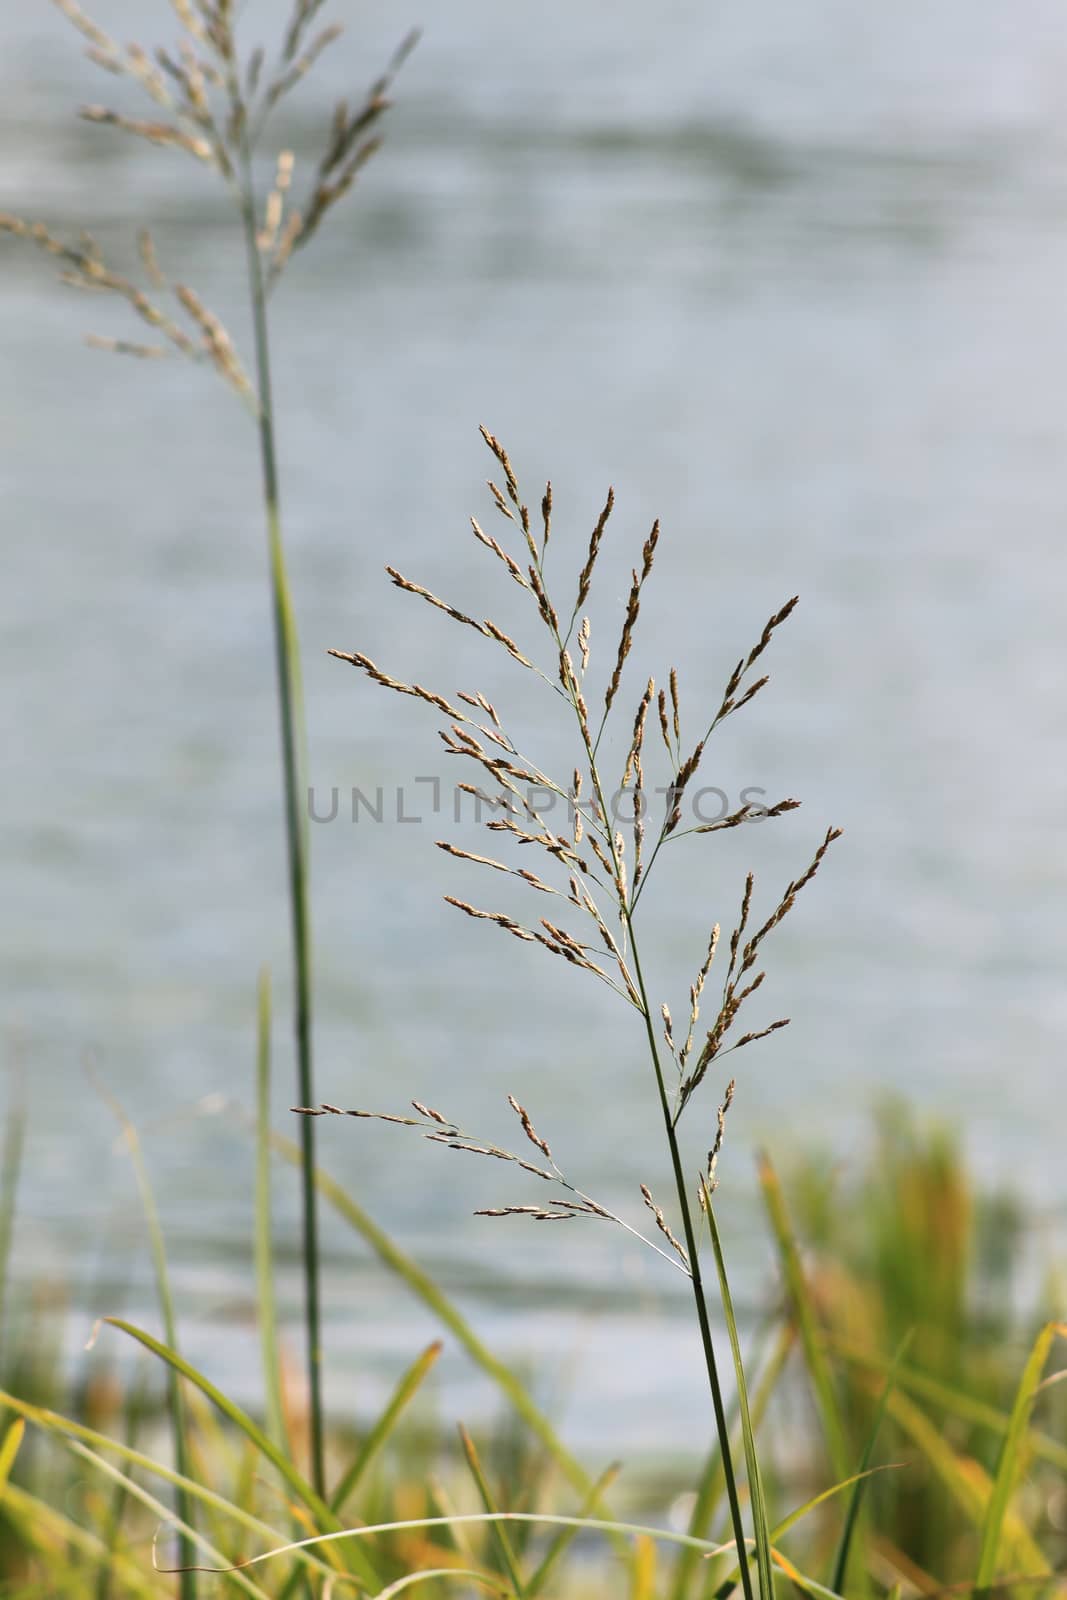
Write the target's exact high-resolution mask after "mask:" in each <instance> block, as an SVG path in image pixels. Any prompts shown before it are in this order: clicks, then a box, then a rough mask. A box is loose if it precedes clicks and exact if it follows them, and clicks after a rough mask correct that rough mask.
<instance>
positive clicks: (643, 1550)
mask: <svg viewBox="0 0 1067 1600" xmlns="http://www.w3.org/2000/svg"><path fill="white" fill-rule="evenodd" d="M655 1595H656V1546H655V1543H654V1541H653V1540H652V1539H649V1538H647V1537H646V1536H645V1535H644V1534H642V1535H641V1536H640V1537H639V1538H638V1539H635V1540H634V1554H633V1560H632V1562H631V1563H630V1600H655Z"/></svg>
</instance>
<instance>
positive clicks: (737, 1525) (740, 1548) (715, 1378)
mask: <svg viewBox="0 0 1067 1600" xmlns="http://www.w3.org/2000/svg"><path fill="white" fill-rule="evenodd" d="M625 916H626V926H627V930H628V932H629V935H630V951H631V954H632V956H633V963H634V977H635V978H636V980H637V988H638V992H639V993H640V995H641V999H642V1002H643V1004H644V1017H645V1029H646V1031H647V1034H648V1048H649V1050H650V1052H651V1055H652V1065H653V1067H654V1069H655V1073H656V1089H657V1092H658V1094H659V1102H660V1110H661V1112H662V1114H663V1126H664V1130H665V1132H666V1135H667V1144H668V1145H669V1147H670V1152H671V1166H672V1168H673V1170H674V1184H675V1189H676V1190H677V1194H678V1209H679V1210H680V1212H681V1214H682V1227H683V1229H684V1232H685V1248H686V1251H687V1253H688V1255H689V1267H690V1273H691V1277H692V1284H693V1300H694V1303H695V1305H696V1313H697V1322H698V1323H699V1326H700V1342H701V1344H702V1346H703V1349H704V1364H705V1366H706V1367H707V1372H708V1386H709V1387H710V1389H711V1403H712V1405H713V1407H714V1409H715V1428H716V1431H717V1433H718V1435H719V1444H720V1447H721V1449H722V1461H723V1469H724V1472H725V1476H726V1494H727V1498H728V1500H729V1502H730V1521H731V1524H732V1526H733V1530H734V1539H735V1541H736V1544H737V1557H738V1561H739V1562H740V1563H741V1586H742V1588H743V1589H744V1591H745V1597H746V1600H752V1579H751V1576H750V1574H749V1570H748V1556H747V1550H746V1545H745V1530H744V1525H743V1523H742V1521H741V1503H740V1500H739V1498H738V1494H737V1479H736V1477H735V1474H734V1467H733V1457H732V1453H731V1447H730V1425H729V1423H728V1421H727V1419H726V1406H725V1404H724V1402H723V1394H722V1385H721V1383H720V1382H719V1370H718V1367H717V1365H716V1361H715V1346H714V1343H713V1341H712V1336H711V1322H710V1319H709V1317H708V1305H707V1300H706V1298H705V1294H704V1283H703V1279H702V1277H701V1273H700V1258H699V1256H698V1254H697V1240H696V1230H695V1229H694V1227H693V1214H692V1210H691V1209H690V1205H689V1193H688V1188H687V1185H686V1181H685V1173H684V1171H683V1170H682V1155H681V1150H680V1149H679V1145H678V1135H677V1133H676V1131H675V1126H674V1118H673V1117H672V1115H671V1107H670V1101H669V1099H668V1096H667V1086H666V1084H665V1082H664V1079H663V1067H662V1064H661V1062H660V1059H659V1047H658V1045H657V1044H656V1033H655V1029H654V1028H653V1026H652V1011H651V1007H650V1005H649V999H648V991H647V989H646V988H645V980H644V976H643V974H642V971H641V958H640V956H639V955H638V951H637V943H636V941H635V939H634V930H633V923H632V921H631V918H630V912H629V910H626V912H625Z"/></svg>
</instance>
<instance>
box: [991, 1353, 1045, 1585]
mask: <svg viewBox="0 0 1067 1600" xmlns="http://www.w3.org/2000/svg"><path fill="white" fill-rule="evenodd" d="M1057 1334H1060V1335H1065V1334H1067V1325H1065V1324H1063V1323H1058V1322H1046V1324H1045V1326H1044V1327H1043V1328H1042V1329H1041V1331H1040V1333H1039V1334H1038V1336H1037V1338H1036V1339H1035V1340H1034V1346H1033V1349H1032V1350H1031V1351H1030V1355H1029V1357H1028V1359H1027V1362H1026V1365H1025V1367H1024V1368H1023V1375H1022V1378H1021V1379H1020V1381H1019V1388H1018V1390H1017V1392H1016V1395H1015V1404H1014V1405H1013V1406H1012V1409H1011V1420H1010V1422H1009V1424H1008V1431H1007V1433H1006V1434H1005V1436H1004V1443H1003V1444H1002V1446H1001V1450H1000V1460H999V1461H998V1462H997V1471H996V1476H995V1478H994V1479H993V1490H992V1493H991V1494H990V1496H989V1504H988V1506H987V1507H986V1514H985V1521H984V1522H983V1524H982V1546H981V1550H980V1551H979V1556H978V1573H977V1577H976V1580H975V1581H976V1584H977V1587H978V1589H979V1590H986V1589H988V1588H990V1586H991V1585H992V1584H993V1582H994V1579H995V1578H996V1572H997V1563H998V1559H999V1556H1000V1547H1001V1541H1002V1538H1003V1533H1004V1519H1005V1517H1006V1515H1007V1511H1008V1504H1009V1502H1010V1500H1011V1497H1012V1494H1013V1492H1014V1489H1015V1485H1016V1483H1017V1482H1018V1478H1019V1474H1020V1472H1021V1470H1022V1456H1023V1449H1024V1445H1025V1442H1026V1432H1027V1429H1028V1427H1029V1425H1030V1414H1031V1412H1032V1411H1033V1408H1034V1399H1035V1397H1036V1394H1037V1389H1038V1386H1039V1384H1040V1382H1041V1374H1042V1373H1043V1372H1044V1370H1045V1364H1046V1362H1047V1361H1048V1356H1049V1351H1050V1350H1051V1348H1052V1341H1053V1339H1054V1338H1055V1337H1056V1335H1057Z"/></svg>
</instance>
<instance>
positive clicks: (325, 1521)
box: [104, 1317, 381, 1587]
mask: <svg viewBox="0 0 1067 1600" xmlns="http://www.w3.org/2000/svg"><path fill="white" fill-rule="evenodd" d="M104 1321H105V1322H106V1323H107V1324H108V1325H109V1326H110V1327H113V1328H118V1329H119V1330H120V1331H121V1332H122V1333H125V1334H128V1335H129V1337H130V1338H131V1339H136V1340H137V1342H138V1343H139V1344H142V1345H144V1347H145V1349H146V1350H151V1351H152V1353H153V1355H157V1356H158V1357H159V1358H160V1360H161V1361H165V1362H166V1363H167V1365H168V1367H170V1368H171V1370H172V1371H173V1372H175V1373H177V1374H180V1376H181V1377H183V1378H187V1379H188V1380H189V1382H190V1383H192V1384H194V1385H195V1386H196V1388H198V1389H199V1390H200V1392H201V1394H203V1395H206V1396H207V1398H208V1399H209V1400H210V1401H211V1403H212V1405H214V1406H215V1407H217V1409H218V1410H219V1411H221V1412H222V1414H223V1415H224V1416H225V1417H227V1418H228V1419H229V1421H230V1422H232V1423H233V1425H234V1427H235V1428H237V1429H239V1430H240V1432H241V1433H243V1434H244V1435H245V1437H246V1438H247V1439H251V1441H252V1442H253V1444H254V1445H255V1446H256V1449H257V1450H258V1451H259V1452H260V1454H261V1455H262V1456H263V1457H264V1458H265V1459H266V1460H267V1461H269V1462H270V1463H271V1465H272V1466H273V1467H274V1468H275V1469H276V1471H277V1472H278V1473H279V1475H280V1476H281V1478H282V1479H283V1481H284V1482H285V1483H287V1484H288V1486H289V1488H290V1489H291V1490H292V1491H293V1493H294V1494H295V1495H296V1497H297V1499H298V1500H301V1501H302V1502H303V1503H304V1505H306V1506H307V1508H308V1510H309V1511H310V1512H311V1513H312V1514H313V1516H314V1517H315V1519H316V1521H317V1522H318V1524H319V1526H320V1527H321V1528H324V1529H325V1530H326V1531H327V1532H330V1533H337V1532H339V1531H340V1530H341V1523H340V1519H339V1518H338V1517H337V1516H336V1514H335V1513H334V1512H333V1511H332V1510H331V1509H330V1507H329V1506H328V1505H327V1503H326V1501H325V1500H323V1499H321V1498H320V1496H319V1495H318V1494H317V1493H316V1492H315V1490H314V1489H313V1488H312V1486H311V1484H310V1483H308V1482H307V1480H306V1479H305V1478H304V1477H303V1476H302V1474H301V1473H300V1472H298V1471H297V1469H296V1467H295V1466H294V1465H293V1463H292V1462H291V1461H290V1460H289V1459H288V1457H287V1456H285V1455H284V1454H283V1452H282V1451H281V1450H279V1449H278V1447H277V1446H276V1445H274V1444H272V1443H271V1441H270V1439H268V1437H267V1435H266V1434H265V1433H264V1432H263V1429H262V1428H261V1427H260V1426H259V1425H258V1423H256V1422H254V1421H253V1420H252V1418H251V1417H250V1416H249V1415H248V1414H247V1412H245V1411H242V1410H241V1408H240V1406H238V1405H236V1404H235V1403H234V1402H233V1401H232V1400H231V1399H230V1398H229V1396H228V1395H225V1394H223V1393H222V1391H221V1390H220V1389H217V1388H216V1387H215V1385H214V1384H213V1383H212V1382H211V1381H210V1379H208V1378H205V1377H204V1375H203V1373H201V1372H198V1371H197V1369H196V1368H195V1367H193V1366H190V1364H189V1362H188V1361H186V1360H184V1358H183V1357H182V1356H180V1355H178V1353H177V1351H175V1350H170V1349H168V1348H167V1346H166V1345H165V1344H161V1343H160V1341H159V1340H158V1339H153V1337H152V1335H151V1334H150V1333H146V1332H145V1331H144V1329H143V1328H138V1327H136V1326H135V1324H134V1323H132V1322H126V1321H124V1320H123V1319H122V1318H121V1317H105V1318H104ZM353 1559H354V1562H355V1567H354V1569H353V1570H355V1571H357V1572H358V1574H359V1576H360V1577H361V1578H362V1580H363V1582H364V1583H366V1584H368V1585H370V1586H372V1587H373V1586H374V1585H379V1584H380V1582H381V1580H380V1578H379V1577H378V1574H377V1572H376V1571H375V1570H374V1567H373V1565H372V1564H371V1562H370V1560H369V1558H368V1557H367V1556H365V1555H364V1554H363V1552H362V1551H360V1550H359V1549H358V1547H357V1548H356V1550H355V1552H354V1556H353Z"/></svg>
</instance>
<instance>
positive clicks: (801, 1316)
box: [757, 1152, 849, 1480]
mask: <svg viewBox="0 0 1067 1600" xmlns="http://www.w3.org/2000/svg"><path fill="white" fill-rule="evenodd" d="M757 1167H758V1171H759V1181H760V1187H761V1188H762V1190H763V1198H764V1202H765V1204H766V1207H767V1215H768V1217H769V1218H770V1223H771V1230H772V1232H773V1234H774V1238H775V1242H776V1244H777V1246H778V1256H779V1260H780V1261H781V1265H782V1272H783V1274H784V1276H785V1282H786V1288H787V1290H788V1292H789V1298H790V1301H791V1302H792V1306H793V1312H794V1315H795V1316H796V1319H797V1330H798V1332H799V1334H800V1343H801V1346H802V1348H803V1351H804V1360H805V1362H806V1363H807V1368H808V1375H809V1377H810V1378H811V1385H812V1388H813V1389H814V1391H815V1398H816V1402H817V1404H818V1408H819V1417H820V1419H821V1421H822V1427H823V1433H824V1435H825V1438H826V1446H827V1450H828V1451H829V1455H830V1463H831V1466H832V1467H833V1472H834V1477H835V1478H837V1479H838V1480H841V1479H844V1478H845V1477H846V1476H847V1474H848V1468H849V1460H848V1456H849V1451H848V1443H847V1440H846V1436H845V1429H844V1425H843V1424H842V1421H841V1413H840V1410H839V1408H838V1402H837V1395H836V1393H835V1391H834V1385H833V1379H832V1378H831V1375H830V1367H829V1364H828V1362H827V1360H826V1350H825V1345H824V1342H823V1338H822V1334H821V1332H820V1329H819V1323H818V1318H817V1316H816V1313H815V1307H814V1305H813V1303H812V1298H811V1291H810V1289H809V1288H808V1282H807V1279H806V1278H805V1276H804V1269H803V1267H802V1266H801V1263H800V1253H799V1251H798V1250H797V1244H796V1238H795V1236H794V1234H793V1229H792V1226H791V1224H790V1221H789V1214H788V1212H787V1210H786V1205H785V1196H784V1195H783V1193H782V1186H781V1183H780V1181H779V1179H778V1174H777V1173H776V1172H775V1170H774V1167H773V1166H772V1164H771V1161H770V1157H769V1156H768V1155H767V1154H766V1153H765V1152H761V1153H760V1155H759V1156H758V1157H757Z"/></svg>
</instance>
